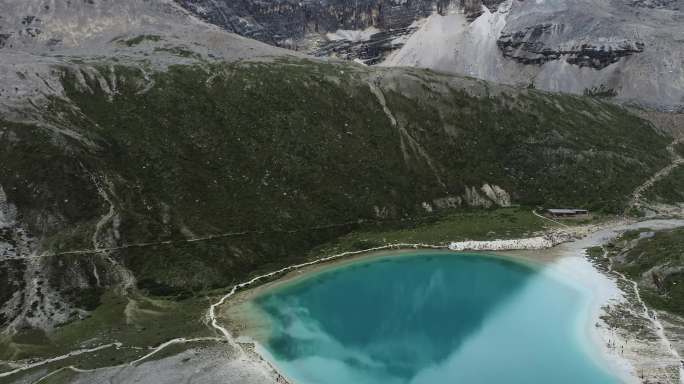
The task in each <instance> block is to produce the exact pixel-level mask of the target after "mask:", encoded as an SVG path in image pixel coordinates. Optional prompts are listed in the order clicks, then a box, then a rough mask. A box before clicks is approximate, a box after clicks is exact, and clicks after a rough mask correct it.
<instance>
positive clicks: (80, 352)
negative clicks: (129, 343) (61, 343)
mask: <svg viewBox="0 0 684 384" xmlns="http://www.w3.org/2000/svg"><path fill="white" fill-rule="evenodd" d="M122 345H123V344H121V343H119V342H116V343H111V344H104V345H100V346H97V347H95V348H89V349H79V350H77V351H71V352H69V353H67V354H64V355H62V356H57V357H53V358H50V359H46V360H41V361H38V362H35V363H31V364H27V365H24V366H21V367H19V368H16V369H14V370H13V371H8V372H2V373H0V378H1V377H8V376H12V375H14V374H16V373H19V372H23V371H26V370H29V369H33V368H37V367H40V366H43V365H45V364H50V363H54V362H57V361H62V360H66V359H68V358H71V357H74V356H78V355H83V354H85V353H93V352H97V351H101V350H103V349H107V348H112V347H116V348H121V346H122Z"/></svg>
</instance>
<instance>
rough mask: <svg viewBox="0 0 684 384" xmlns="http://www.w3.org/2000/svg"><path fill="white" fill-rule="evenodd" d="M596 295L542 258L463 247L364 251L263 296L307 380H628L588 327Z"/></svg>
mask: <svg viewBox="0 0 684 384" xmlns="http://www.w3.org/2000/svg"><path fill="white" fill-rule="evenodd" d="M588 302H589V298H588V297H587V293H586V292H582V290H580V289H578V288H577V287H575V286H573V285H572V284H568V283H567V282H564V281H562V279H557V278H554V277H553V276H552V275H551V274H547V273H545V272H544V269H543V267H540V266H532V265H527V264H523V263H520V262H514V261H509V260H504V259H502V258H496V257H489V256H480V255H462V254H415V255H402V256H394V257H380V258H376V259H370V260H363V261H359V262H355V263H351V264H348V265H344V266H340V267H337V268H333V269H330V270H324V271H321V272H317V273H315V274H312V275H311V276H310V277H306V278H304V279H300V280H296V281H293V282H289V283H286V284H283V285H281V286H278V287H276V288H273V289H271V290H269V291H267V292H266V293H264V294H262V295H260V296H259V297H257V298H256V299H255V300H254V304H255V305H256V306H257V308H259V309H260V310H261V311H260V312H263V313H264V314H265V316H266V317H267V319H268V320H269V324H270V326H269V327H270V328H271V329H270V330H269V333H268V335H269V336H268V338H267V340H266V341H265V342H264V344H265V345H263V347H264V348H265V349H266V351H267V354H269V355H270V356H269V358H271V359H273V361H274V363H275V364H276V365H277V366H278V368H279V369H280V370H281V371H282V372H283V373H284V374H285V375H286V376H287V377H289V378H291V379H293V380H294V381H295V383H298V384H312V383H316V384H318V383H326V384H350V383H351V384H377V383H383V384H394V383H396V384H403V383H411V384H419V383H420V384H422V383H426V384H427V383H429V384H435V383H468V384H474V383H484V384H490V383H491V384H495V383H496V384H499V383H520V384H523V383H524V384H531V383H555V384H565V383H567V384H570V383H572V384H576V383H584V384H598V383H601V384H605V383H618V382H619V381H618V380H617V379H616V378H615V377H613V376H612V375H611V374H610V373H608V372H607V371H606V370H604V369H603V368H602V367H600V366H599V364H597V363H596V360H597V359H596V358H595V354H592V353H591V351H592V348H595V347H594V346H593V345H591V343H590V342H589V340H588V336H586V332H582V329H584V328H583V327H585V326H586V316H587V315H586V314H587V307H588V305H589V304H588Z"/></svg>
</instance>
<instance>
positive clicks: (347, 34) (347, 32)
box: [325, 26, 380, 43]
mask: <svg viewBox="0 0 684 384" xmlns="http://www.w3.org/2000/svg"><path fill="white" fill-rule="evenodd" d="M379 32H380V30H379V29H377V28H375V27H372V26H371V27H368V28H366V29H363V30H352V29H338V30H337V31H335V32H332V33H327V34H326V35H325V36H326V37H327V38H328V40H330V41H340V40H348V41H353V42H355V43H357V42H360V41H368V40H370V39H371V37H372V36H373V35H375V34H376V33H379Z"/></svg>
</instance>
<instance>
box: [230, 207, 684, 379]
mask: <svg viewBox="0 0 684 384" xmlns="http://www.w3.org/2000/svg"><path fill="white" fill-rule="evenodd" d="M682 225H684V221H681V220H649V221H644V222H635V221H630V222H626V221H621V222H610V223H604V224H601V225H592V226H584V227H574V228H568V229H564V230H558V231H553V232H551V233H548V234H546V235H545V236H540V237H537V238H534V239H532V240H530V239H521V240H495V241H488V242H461V243H452V244H450V246H449V247H443V246H431V245H425V244H422V245H421V244H403V245H397V246H389V247H385V248H383V249H374V250H370V251H359V252H354V253H350V254H348V255H342V256H337V257H329V258H324V259H321V261H318V262H312V263H310V264H308V265H303V266H299V267H297V268H292V269H291V270H287V271H281V272H279V273H274V274H272V275H271V276H270V277H271V278H273V277H277V279H276V280H273V281H270V282H267V283H265V284H261V285H259V286H256V287H254V288H250V289H245V290H240V291H237V292H235V294H234V295H231V296H230V297H229V298H227V300H226V303H227V304H228V305H224V306H222V308H221V311H220V312H219V313H218V314H217V318H218V319H219V321H220V322H221V324H223V326H224V327H225V329H226V330H227V331H228V333H230V335H231V336H232V337H237V339H236V340H237V341H238V342H239V343H242V344H243V345H245V346H249V347H250V349H251V350H252V351H256V354H257V355H259V356H260V357H259V358H260V359H264V360H265V361H268V362H269V365H273V363H272V359H270V358H269V357H268V356H267V355H268V353H267V351H265V349H264V348H263V347H261V344H262V343H263V341H264V340H265V338H266V337H267V335H266V334H264V333H263V330H264V329H268V324H264V323H263V321H264V320H263V319H264V318H265V316H260V315H259V314H257V313H255V311H254V308H250V307H249V302H250V300H252V299H253V298H255V297H258V296H259V295H260V294H263V293H264V292H268V291H269V290H272V289H275V288H277V287H281V286H283V285H286V284H291V283H294V282H296V281H298V280H300V279H302V278H307V277H310V276H311V275H312V274H316V273H319V272H321V271H324V270H327V269H331V268H339V267H342V266H344V265H346V264H350V263H357V262H360V261H361V260H364V261H365V260H373V259H376V258H378V257H397V256H401V255H408V254H412V253H416V252H417V251H420V252H421V253H424V252H435V253H453V252H454V251H453V250H456V251H458V252H462V251H461V249H463V250H467V246H466V245H468V246H470V247H472V248H474V249H477V250H482V251H486V253H488V254H493V255H496V256H498V257H506V258H514V259H516V260H518V261H525V262H533V263H544V264H548V265H551V266H552V268H553V269H554V270H556V272H558V273H561V274H565V275H566V277H568V278H570V280H573V282H574V283H575V284H576V285H577V286H579V287H582V288H584V289H586V290H589V291H590V292H591V295H590V297H591V303H590V305H589V314H588V316H585V317H586V319H587V320H586V322H585V324H582V325H581V326H580V327H579V328H578V332H584V333H586V336H587V337H588V338H589V339H590V340H591V345H589V346H587V349H588V350H587V352H588V353H589V354H590V355H591V356H593V357H594V358H596V359H598V361H599V362H600V363H601V366H603V367H606V368H607V369H608V370H609V371H610V372H611V373H613V374H615V375H617V377H619V378H620V379H621V380H622V381H624V382H628V383H629V382H640V379H639V376H643V377H644V378H646V377H648V378H653V379H658V380H660V382H672V383H675V382H679V381H678V379H679V378H678V377H677V378H676V380H675V377H674V376H679V375H678V366H679V362H678V360H677V359H676V358H674V357H673V356H671V353H670V351H669V350H667V349H666V348H659V346H661V347H664V343H663V342H662V341H657V342H655V343H648V342H645V341H643V340H637V339H636V338H630V337H629V334H628V333H625V332H623V331H620V330H616V329H612V328H611V327H610V326H609V325H608V323H607V322H606V320H605V319H609V317H610V316H611V313H610V310H609V309H610V308H612V307H613V306H615V305H619V304H620V303H625V302H626V301H627V298H626V297H625V295H624V294H623V292H622V291H621V290H620V289H619V287H618V285H617V284H616V281H615V280H614V278H613V277H612V276H610V275H607V274H605V273H601V272H599V271H598V269H596V268H594V266H593V265H592V264H591V262H590V261H589V260H588V259H587V258H586V255H585V249H586V248H588V247H592V246H597V245H602V244H605V243H606V242H608V241H610V240H611V239H612V238H614V237H615V236H617V234H619V233H620V232H622V231H625V230H629V229H634V228H639V227H646V226H648V227H650V228H654V229H659V228H660V229H665V228H672V227H677V226H682ZM521 244H522V245H523V246H521ZM511 248H512V249H511ZM450 249H451V250H450ZM388 252H391V255H388ZM257 281H258V280H257ZM255 282H256V281H253V282H252V283H250V284H247V285H244V286H242V288H247V287H248V286H249V285H251V284H253V283H255ZM613 315H615V314H613ZM260 322H261V323H260ZM250 327H251V329H248V328H250ZM256 328H260V329H261V331H260V330H259V329H256ZM260 332H261V333H260ZM246 334H251V335H256V337H255V338H245V337H244V335H246ZM668 354H670V356H668ZM663 362H665V363H664V364H663ZM282 379H283V380H285V377H284V376H283V377H282ZM281 382H282V381H281Z"/></svg>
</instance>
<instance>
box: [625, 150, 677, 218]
mask: <svg viewBox="0 0 684 384" xmlns="http://www.w3.org/2000/svg"><path fill="white" fill-rule="evenodd" d="M681 143H684V138H681V139H676V140H674V141H673V142H672V143H670V145H668V146H667V151H668V152H669V153H670V156H671V157H672V162H671V163H670V164H668V165H667V166H666V167H665V168H663V169H661V170H659V171H658V172H656V173H655V174H654V175H653V176H651V177H650V178H649V179H648V180H646V181H645V182H644V183H643V184H641V185H640V186H638V187H637V188H636V189H635V190H634V192H632V197H631V199H630V201H629V204H628V207H630V208H639V207H641V205H642V202H641V200H642V199H643V195H644V192H646V191H647V190H649V189H650V188H651V187H653V185H654V184H655V183H657V182H658V181H660V180H662V179H664V178H665V177H667V176H668V175H669V174H670V173H672V171H674V170H675V169H676V168H677V167H679V166H680V165H682V164H684V157H682V155H680V154H679V153H678V152H677V149H676V146H677V145H678V144H681Z"/></svg>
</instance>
